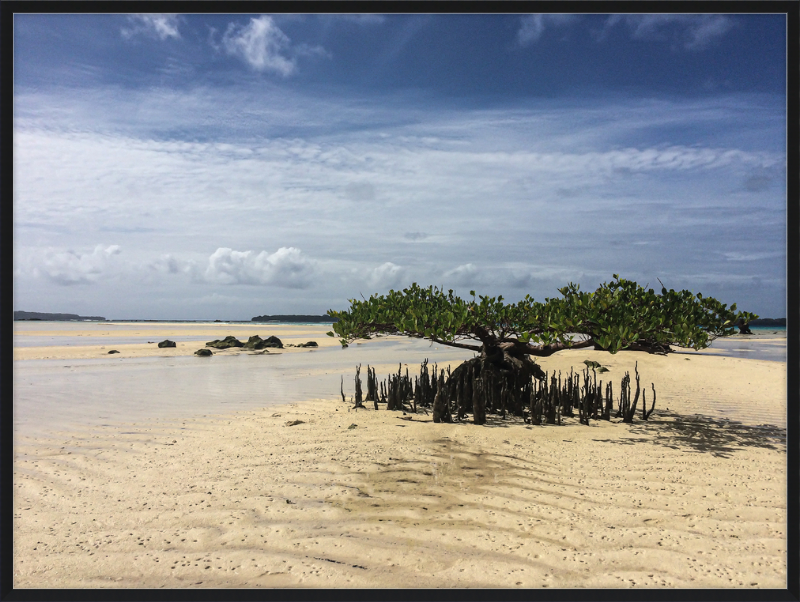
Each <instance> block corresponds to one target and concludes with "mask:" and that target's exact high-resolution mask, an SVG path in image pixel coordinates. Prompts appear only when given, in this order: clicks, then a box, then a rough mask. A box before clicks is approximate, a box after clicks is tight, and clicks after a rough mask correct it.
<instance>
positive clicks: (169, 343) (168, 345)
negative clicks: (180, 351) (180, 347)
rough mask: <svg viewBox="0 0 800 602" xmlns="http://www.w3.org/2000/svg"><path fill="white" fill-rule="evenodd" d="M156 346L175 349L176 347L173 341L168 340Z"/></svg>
mask: <svg viewBox="0 0 800 602" xmlns="http://www.w3.org/2000/svg"><path fill="white" fill-rule="evenodd" d="M158 346H159V347H176V346H177V345H175V341H170V340H169V339H166V340H164V341H161V342H160V343H159V344H158Z"/></svg>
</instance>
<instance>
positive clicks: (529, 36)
mask: <svg viewBox="0 0 800 602" xmlns="http://www.w3.org/2000/svg"><path fill="white" fill-rule="evenodd" d="M577 19H578V17H576V16H575V15H562V14H542V15H524V16H523V17H520V27H519V30H518V31H517V42H518V43H519V44H520V45H521V46H527V45H528V44H533V43H534V42H538V41H539V38H541V37H542V34H543V33H544V30H545V29H546V28H548V27H564V26H565V25H569V24H570V23H573V22H575V21H576V20H577Z"/></svg>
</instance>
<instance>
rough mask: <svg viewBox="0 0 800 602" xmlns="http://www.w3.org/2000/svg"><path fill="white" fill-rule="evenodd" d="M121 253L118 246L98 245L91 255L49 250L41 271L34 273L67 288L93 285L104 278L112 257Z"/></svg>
mask: <svg viewBox="0 0 800 602" xmlns="http://www.w3.org/2000/svg"><path fill="white" fill-rule="evenodd" d="M120 252H121V249H120V247H119V246H118V245H111V246H108V247H104V246H103V245H97V246H96V247H95V248H94V250H93V251H92V252H91V253H78V252H75V251H72V250H66V251H57V250H55V249H48V250H47V251H46V252H45V257H44V259H43V261H42V264H41V270H38V269H37V270H36V271H35V272H34V273H35V274H36V273H44V275H45V276H46V277H47V278H49V279H50V280H52V281H53V282H55V283H56V284H61V285H65V286H70V285H73V284H92V283H95V282H97V281H98V280H100V279H101V278H102V277H103V275H104V274H105V273H106V271H107V268H108V266H109V263H110V260H111V257H112V256H114V255H118V254H119V253H120Z"/></svg>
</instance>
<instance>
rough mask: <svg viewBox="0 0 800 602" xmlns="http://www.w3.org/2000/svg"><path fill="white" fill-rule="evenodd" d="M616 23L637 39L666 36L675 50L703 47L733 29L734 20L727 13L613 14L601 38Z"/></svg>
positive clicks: (662, 39) (655, 39)
mask: <svg viewBox="0 0 800 602" xmlns="http://www.w3.org/2000/svg"><path fill="white" fill-rule="evenodd" d="M618 24H624V25H625V26H626V27H627V29H628V31H629V32H630V35H631V37H632V38H633V39H636V40H653V41H665V40H669V41H670V42H671V43H672V46H673V48H674V49H676V50H677V49H683V50H703V49H704V48H706V47H708V46H710V45H712V44H714V43H715V42H716V41H717V40H719V39H721V38H722V37H723V36H724V35H725V34H726V33H728V32H729V31H730V30H731V29H733V27H734V26H735V20H734V18H733V17H730V16H728V15H686V14H683V15H681V14H657V15H656V14H650V15H612V16H611V17H609V18H608V19H607V21H606V23H605V27H604V30H603V32H601V33H600V34H599V36H600V38H605V37H606V35H607V32H608V30H609V29H610V28H612V27H614V26H616V25H618Z"/></svg>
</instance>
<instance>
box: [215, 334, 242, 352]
mask: <svg viewBox="0 0 800 602" xmlns="http://www.w3.org/2000/svg"><path fill="white" fill-rule="evenodd" d="M243 346H244V343H242V342H241V341H240V340H239V339H237V338H236V337H234V336H227V337H225V338H224V339H222V340H220V339H214V340H213V341H209V342H208V343H206V347H214V348H216V349H229V348H230V347H243Z"/></svg>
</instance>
